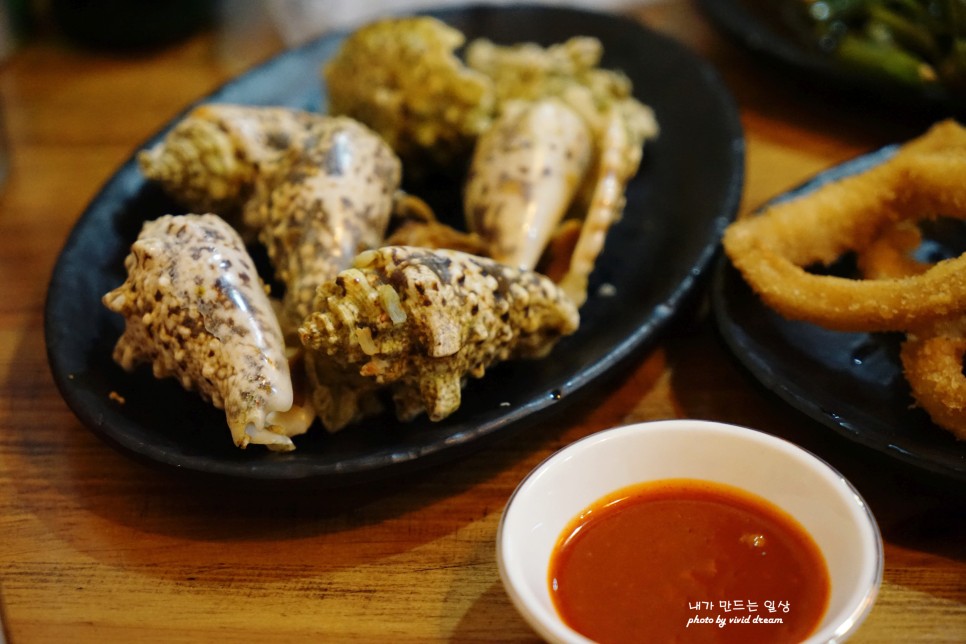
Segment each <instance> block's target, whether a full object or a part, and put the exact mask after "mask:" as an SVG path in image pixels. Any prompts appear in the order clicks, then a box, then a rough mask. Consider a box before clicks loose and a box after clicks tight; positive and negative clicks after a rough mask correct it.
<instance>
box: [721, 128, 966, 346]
mask: <svg viewBox="0 0 966 644" xmlns="http://www.w3.org/2000/svg"><path fill="white" fill-rule="evenodd" d="M949 123H951V122H944V123H943V124H940V125H938V126H934V127H933V128H932V129H931V130H930V131H929V132H928V133H926V134H925V135H923V136H922V137H920V139H917V140H916V141H914V142H912V143H909V144H907V145H906V146H904V147H903V148H901V149H900V150H898V152H897V153H896V154H895V155H894V156H893V157H892V158H891V159H889V160H887V161H886V162H884V163H883V164H881V165H879V166H876V167H874V168H872V169H870V170H867V171H865V172H862V173H859V174H856V175H852V176H849V177H846V178H844V179H841V180H839V181H835V182H831V183H828V184H825V185H823V186H820V187H819V188H817V189H816V190H815V191H814V192H811V193H809V194H807V195H805V196H803V197H798V198H796V199H792V200H789V201H785V202H781V203H778V204H775V205H773V206H771V207H769V208H767V209H765V210H764V211H763V212H762V214H761V215H759V216H756V217H746V218H744V219H741V220H739V221H737V222H735V223H733V224H731V225H730V226H729V227H728V229H727V230H726V231H725V234H724V238H723V243H724V248H725V252H726V253H727V254H728V256H729V258H730V259H731V261H732V263H733V264H734V265H735V267H736V268H737V269H738V270H739V271H740V272H741V273H742V275H743V276H744V278H745V280H746V281H747V282H748V283H749V284H750V285H751V287H752V288H753V289H754V290H755V291H756V292H758V293H759V295H760V296H761V298H762V299H763V301H764V302H765V303H766V304H768V305H769V306H771V307H772V308H774V309H776V310H777V311H779V312H780V313H781V314H782V315H784V316H785V317H788V318H791V319H798V320H805V321H808V322H812V323H814V324H818V325H821V326H823V327H826V328H829V329H834V330H840V331H867V332H875V331H902V330H906V329H909V328H911V327H917V326H919V327H921V326H924V325H927V324H930V323H933V322H936V321H938V320H942V319H949V318H953V317H955V316H957V315H961V314H966V256H962V257H957V258H953V259H949V260H945V261H942V262H938V263H937V264H935V265H933V266H931V267H929V268H928V269H927V270H925V271H923V272H922V273H920V274H915V275H909V276H905V277H901V278H898V279H881V280H880V279H875V280H868V279H866V280H864V279H850V278H845V277H838V276H833V275H818V274H814V273H810V272H808V270H807V267H809V266H810V265H813V264H817V263H820V264H824V265H829V264H831V263H832V262H834V261H835V260H837V259H838V258H839V257H840V256H841V255H842V254H843V253H845V252H847V251H862V250H863V249H865V248H867V247H869V246H870V245H872V244H873V242H875V240H877V239H879V238H880V237H881V236H882V235H883V234H885V232H886V231H887V230H889V229H890V228H891V227H893V226H894V225H896V224H897V222H902V221H917V220H920V219H923V218H934V217H936V216H939V215H945V216H949V217H953V218H958V219H966V182H963V181H962V180H961V177H964V176H966V154H964V152H966V131H964V130H963V129H962V128H960V127H959V126H958V125H957V126H956V127H955V129H954V130H953V131H950V127H949ZM954 125H955V124H954Z"/></svg>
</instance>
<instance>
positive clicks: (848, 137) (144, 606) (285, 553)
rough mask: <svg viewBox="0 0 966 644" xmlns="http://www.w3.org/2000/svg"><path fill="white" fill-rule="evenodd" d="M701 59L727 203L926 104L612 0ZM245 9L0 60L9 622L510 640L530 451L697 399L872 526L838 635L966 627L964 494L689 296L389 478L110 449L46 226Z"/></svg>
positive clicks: (700, 411)
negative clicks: (789, 383) (562, 402)
mask: <svg viewBox="0 0 966 644" xmlns="http://www.w3.org/2000/svg"><path fill="white" fill-rule="evenodd" d="M631 12H632V13H633V14H634V15H635V17H637V18H639V19H640V20H641V21H642V22H644V23H646V24H647V25H649V26H651V27H652V28H654V29H657V30H659V31H662V32H665V33H668V34H670V35H672V36H674V37H676V38H678V39H680V40H681V41H683V42H685V43H686V44H687V45H688V46H690V47H692V48H693V49H695V50H696V51H697V52H699V53H700V54H701V55H703V56H705V57H706V58H707V59H709V60H710V61H712V62H713V63H714V64H715V65H716V66H717V68H718V69H719V70H720V72H721V74H722V75H723V77H724V78H725V80H726V82H727V83H728V85H729V87H730V88H731V90H732V92H733V93H734V96H735V97H736V99H737V101H738V104H739V106H740V109H741V118H742V124H743V127H744V128H745V134H746V137H747V165H746V185H745V192H744V201H743V205H742V209H743V210H746V211H747V210H748V209H751V208H754V207H755V206H756V205H758V204H760V203H762V202H763V201H764V200H766V199H768V198H770V197H772V196H774V195H776V194H778V193H780V192H781V191H782V190H784V189H786V188H788V187H790V186H793V185H795V184H797V183H798V182H800V181H801V180H803V179H805V178H807V177H808V176H809V175H811V174H813V173H815V172H817V171H819V170H822V169H824V168H827V167H829V166H831V165H833V164H835V163H837V162H840V161H843V160H845V159H848V158H850V157H852V156H855V155H857V154H860V153H862V152H865V151H869V150H872V149H875V148H877V147H879V146H881V145H884V144H887V143H891V142H894V141H899V140H903V139H906V138H908V137H910V136H914V135H915V134H918V133H919V132H920V131H922V130H923V129H924V127H925V125H926V123H925V122H924V121H921V120H917V119H915V118H910V117H908V115H902V116H898V115H894V114H890V113H889V112H888V110H862V109H856V108H855V107H854V105H850V104H849V103H848V102H846V101H844V100H842V99H839V98H837V97H835V96H833V95H823V94H818V93H814V92H806V91H805V90H804V89H802V88H801V87H799V86H798V85H797V84H796V81H795V79H794V78H792V77H790V76H788V75H787V74H782V73H779V72H777V71H776V70H774V69H771V68H769V67H768V66H767V65H766V64H763V61H761V60H758V59H756V58H755V57H754V56H751V55H749V54H748V53H747V52H745V51H743V50H741V49H740V48H738V47H736V46H735V45H734V44H732V43H731V42H730V41H728V40H726V39H725V38H723V37H722V36H720V35H719V34H718V33H716V32H715V31H713V30H712V28H711V27H710V25H709V24H708V23H707V22H706V21H705V19H704V18H703V17H702V16H701V15H700V13H699V12H698V11H697V10H696V9H695V8H694V7H693V6H692V5H691V4H690V3H688V2H683V1H668V2H658V3H655V4H647V5H642V6H641V7H640V8H636V9H631ZM282 46H283V45H282V43H281V41H280V39H279V38H278V36H277V35H276V34H275V33H274V32H273V31H272V29H271V28H270V26H268V25H266V24H265V23H263V22H249V23H239V22H238V21H233V22H231V23H230V24H229V23H225V24H218V25H216V26H215V27H214V28H213V29H211V30H209V31H206V32H203V33H199V34H198V35H196V36H193V37H191V38H190V39H188V40H186V41H184V42H180V43H177V44H175V45H172V46H170V47H167V48H164V49H161V50H154V51H145V52H139V53H128V54H124V55H121V54H117V53H108V52H103V51H101V52H98V51H92V50H87V49H84V48H82V47H79V46H77V45H75V44H72V43H70V42H67V41H65V40H63V39H62V38H60V37H59V36H58V35H57V34H56V33H55V32H53V31H52V30H50V29H41V31H40V33H39V34H38V36H37V37H36V38H35V39H33V40H31V41H29V42H28V43H26V44H25V45H24V46H23V47H21V48H20V49H19V50H18V51H17V52H16V53H15V54H14V55H13V56H12V57H11V58H9V59H8V60H7V61H5V62H4V63H2V67H0V100H2V103H0V106H2V110H3V122H4V124H5V130H6V141H7V154H8V155H9V159H10V164H11V165H10V172H9V176H8V178H7V180H6V183H5V184H4V185H3V187H2V193H0V284H2V287H0V288H2V291H0V293H2V296H0V382H2V389H0V602H2V604H0V607H2V620H3V623H4V627H5V634H6V637H7V639H8V641H10V642H14V643H16V644H33V643H36V642H113V641H127V642H165V643H169V644H170V643H175V642H212V641H260V642H275V641H350V642H351V641H358V642H364V641H382V640H391V641H395V642H417V641H418V642H427V641H460V642H463V641H490V640H499V641H533V640H535V639H536V636H535V635H534V634H533V632H532V631H531V630H530V629H529V627H528V626H527V625H526V623H525V622H524V621H523V620H522V619H521V618H520V617H519V616H518V615H517V613H516V612H515V611H514V608H513V607H512V605H511V603H510V601H509V599H508V597H507V596H506V594H505V593H504V590H503V588H502V586H501V584H500V580H499V576H498V573H497V567H496V561H495V543H494V539H495V535H496V530H497V526H498V522H499V519H500V514H501V511H502V509H503V506H504V504H505V503H506V501H507V499H508V497H509V495H510V494H511V492H512V491H513V489H514V487H515V486H516V485H517V484H518V483H519V482H520V480H521V479H522V478H523V477H524V476H525V474H526V473H527V472H528V471H529V470H530V469H531V468H533V467H534V466H536V465H537V464H538V463H539V462H540V461H541V460H542V459H544V458H545V457H546V456H548V455H549V454H550V453H552V452H553V451H555V450H556V449H558V448H560V447H562V446H564V445H566V444H567V443H569V442H571V441H573V440H575V439H578V438H580V437H582V436H586V435H588V434H590V433H592V432H595V431H598V430H601V429H604V428H607V427H610V426H613V425H617V424H621V423H624V422H629V421H638V420H649V419H658V418H669V417H695V418H706V419H713V420H720V421H726V422H733V423H739V424H742V425H748V426H752V427H757V428H760V429H763V430H767V431H769V432H772V433H774V434H777V435H779V436H784V437H787V438H790V439H791V440H794V441H795V442H797V443H799V444H801V445H803V446H805V447H806V448H808V449H810V450H812V451H814V452H815V453H817V454H819V455H820V456H822V457H823V458H825V459H826V460H828V461H829V462H831V463H832V464H833V465H834V466H836V467H837V468H839V469H840V470H841V471H842V472H844V473H845V474H846V475H847V476H848V477H849V478H850V479H851V480H852V481H853V483H854V484H855V485H856V486H857V487H858V488H859V490H860V492H861V493H862V494H863V495H864V496H865V497H866V499H867V500H868V501H869V503H870V505H871V507H872V510H873V511H874V513H875V515H876V517H877V518H878V520H879V522H880V525H881V529H882V532H883V536H884V539H885V543H886V552H885V555H886V559H885V578H884V583H883V587H882V591H881V594H880V596H879V600H878V602H877V604H876V606H875V608H874V609H873V611H872V613H871V615H870V617H869V619H868V620H867V622H866V623H865V624H864V625H863V626H862V628H861V629H860V630H859V632H858V634H857V635H856V636H855V638H854V641H856V642H913V641H935V642H942V641H948V642H953V641H964V640H966V538H964V535H966V494H964V491H963V489H962V487H961V486H956V485H953V484H950V483H948V482H946V481H941V480H934V479H930V478H928V477H924V476H923V475H921V474H920V473H918V472H916V471H913V470H910V469H907V468H905V467H901V466H899V465H897V464H896V463H893V462H891V461H887V460H885V459H883V458H882V457H880V456H878V455H876V454H872V453H869V452H868V451H864V450H862V449H860V448H858V447H856V446H855V445H853V444H851V443H848V442H847V441H845V440H844V439H841V438H840V437H839V436H838V435H835V434H833V433H832V432H830V431H829V430H827V429H824V428H822V427H820V426H817V425H815V424H813V423H811V422H809V421H807V420H805V419H803V418H801V417H800V416H798V415H797V414H796V413H795V412H793V411H792V410H790V409H788V408H786V407H785V406H783V405H782V404H781V403H779V402H777V401H776V400H775V399H773V398H772V397H771V396H769V395H767V394H766V393H764V392H763V391H762V390H760V389H759V388H758V387H757V386H756V384H755V383H754V382H752V381H751V380H750V379H749V377H748V376H747V375H745V373H744V372H743V371H741V370H740V369H739V368H738V367H737V366H736V363H735V361H734V360H733V358H732V357H731V356H730V355H729V354H728V352H727V351H726V349H725V348H724V346H723V345H722V343H721V342H720V341H719V340H718V338H717V337H716V335H715V332H714V329H713V327H712V325H711V323H710V321H709V319H708V317H707V315H706V314H705V312H704V310H703V309H702V310H698V311H696V312H695V313H694V315H693V316H692V318H690V319H688V320H685V321H682V323H681V324H679V325H678V326H677V327H676V328H675V329H673V331H672V332H671V333H670V334H668V336H667V337H666V338H665V339H664V341H663V342H662V343H661V344H660V346H659V347H658V348H657V349H655V350H653V351H651V352H650V353H647V354H645V355H640V356H637V357H636V359H635V360H634V361H633V363H632V364H631V365H629V367H628V368H627V369H625V370H623V371H622V372H620V373H618V374H615V375H614V376H613V377H611V378H609V380H608V381H607V388H606V389H605V391H604V393H602V394H601V395H599V396H598V397H595V398H593V399H591V400H588V401H586V404H585V405H584V406H583V407H581V408H580V409H578V410H577V411H576V413H574V414H572V415H570V416H569V417H566V418H560V417H557V418H552V419H550V420H548V421H547V422H545V423H543V424H542V425H540V426H538V427H536V428H534V429H533V430H532V431H528V432H526V433H525V434H524V433H520V434H517V435H514V436H513V437H512V438H511V439H507V440H502V441H499V442H496V443H494V444H492V445H490V446H488V447H487V448H486V449H485V450H483V451H480V452H477V453H475V454H472V455H469V456H468V457H466V458H464V459H461V460H460V461H459V462H456V463H452V464H448V465H442V466H439V467H436V468H434V469H432V470H429V471H425V472H422V473H419V474H416V475H414V476H412V477H411V478H407V479H405V480H403V481H399V482H396V483H394V484H392V485H388V486H387V485H384V486H373V487H370V488H354V489H350V490H336V491H329V492H325V493H321V494H320V493H318V492H315V491H311V490H304V491H300V490H288V491H284V492H281V491H275V492H272V491H262V492H250V491H249V492H242V491H239V490H233V489H230V488H224V487H215V488H199V486H198V485H196V484H193V483H191V482H188V481H185V480H182V479H179V478H176V477H173V476H171V475H169V474H168V473H164V472H159V471H155V470H154V469H152V468H149V467H145V466H143V465H141V464H139V463H136V462H134V461H132V460H130V459H129V458H127V457H125V456H123V455H121V454H119V453H118V452H116V451H114V450H113V449H112V448H111V447H109V446H107V445H105V444H104V443H102V442H101V441H100V440H99V439H98V438H97V437H95V436H94V435H93V434H92V433H91V432H89V431H88V430H87V429H85V428H84V427H83V426H82V425H81V424H80V423H79V422H78V421H77V420H76V419H75V417H74V416H73V415H72V414H71V412H70V411H69V410H68V408H67V407H66V405H65V404H64V402H63V401H62V400H61V398H60V396H59V394H58V392H57V390H56V388H55V386H54V384H53V381H52V378H51V375H50V372H49V370H48V367H47V362H46V356H45V346H44V338H43V330H42V325H43V305H44V297H45V292H46V288H47V280H48V279H49V276H50V271H51V269H52V267H53V264H54V261H55V259H56V257H57V254H58V252H59V250H60V248H61V246H62V244H63V243H64V240H65V237H66V235H67V233H68V231H69V230H70V228H71V226H72V225H73V223H74V222H75V220H76V218H77V217H78V216H79V214H80V213H81V212H82V211H83V209H84V207H85V205H86V204H87V203H88V201H89V200H90V199H91V198H92V197H93V196H94V194H95V193H96V191H97V190H98V188H99V187H100V186H101V185H102V184H103V182H104V181H106V180H107V178H108V177H110V175H111V174H112V172H113V171H114V170H115V169H116V168H117V167H118V166H119V164H120V163H121V162H122V161H124V160H125V159H126V158H127V157H128V155H130V154H131V153H132V151H134V150H135V149H136V148H137V147H138V146H139V144H140V143H141V142H142V141H143V140H145V139H146V138H147V137H148V136H150V135H151V134H153V133H154V132H155V131H156V130H157V129H158V128H159V127H160V126H162V125H163V124H164V123H165V122H167V121H168V120H169V119H170V118H172V117H173V116H174V115H175V114H177V113H178V112H179V111H180V109H181V108H182V107H183V106H184V105H185V104H187V103H188V102H190V101H193V100H195V99H197V98H199V97H201V96H203V95H204V94H206V93H208V92H209V91H211V90H213V89H214V88H216V87H217V86H218V85H219V84H220V83H222V82H224V81H225V80H227V79H229V78H231V77H232V76H234V75H236V74H238V73H239V72H241V71H242V70H244V69H246V68H247V67H249V66H250V65H252V64H254V63H256V62H258V61H261V60H263V59H264V58H266V57H267V56H269V55H271V54H274V53H277V52H278V51H280V50H281V48H282Z"/></svg>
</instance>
